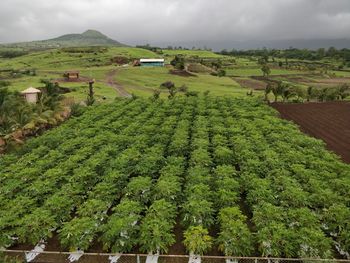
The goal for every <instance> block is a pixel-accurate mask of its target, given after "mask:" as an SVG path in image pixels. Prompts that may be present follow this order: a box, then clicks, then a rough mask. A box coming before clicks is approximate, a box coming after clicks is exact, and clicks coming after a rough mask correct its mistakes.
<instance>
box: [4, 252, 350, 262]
mask: <svg viewBox="0 0 350 263" xmlns="http://www.w3.org/2000/svg"><path fill="white" fill-rule="evenodd" d="M0 252H2V257H0V262H1V263H22V262H33V263H53V262H54V263H69V262H71V261H70V260H69V257H70V255H71V253H70V252H53V251H43V252H40V253H38V254H37V255H36V256H35V258H34V259H32V260H30V261H29V260H28V256H29V255H30V253H32V251H26V250H0ZM74 262H76V263H156V262H158V263H297V262H300V263H350V260H345V259H314V258H266V257H224V256H201V257H200V259H199V260H198V258H197V259H196V258H193V257H190V256H188V255H159V256H156V257H153V260H152V257H149V256H148V255H146V254H122V255H118V254H111V253H83V254H82V255H81V257H80V258H79V259H78V260H77V261H74Z"/></svg>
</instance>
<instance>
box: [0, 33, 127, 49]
mask: <svg viewBox="0 0 350 263" xmlns="http://www.w3.org/2000/svg"><path fill="white" fill-rule="evenodd" d="M2 46H3V47H17V48H27V49H46V48H57V47H82V46H119V47H120V46H126V45H124V44H122V43H120V42H118V41H116V40H114V39H111V38H109V37H107V36H106V35H104V34H102V33H101V32H99V31H96V30H87V31H85V32H84V33H82V34H67V35H63V36H60V37H57V38H53V39H48V40H40V41H31V42H21V43H12V44H5V45H2Z"/></svg>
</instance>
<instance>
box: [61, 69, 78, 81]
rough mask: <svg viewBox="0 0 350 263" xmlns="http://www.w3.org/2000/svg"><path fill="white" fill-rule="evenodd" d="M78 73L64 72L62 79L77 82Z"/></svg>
mask: <svg viewBox="0 0 350 263" xmlns="http://www.w3.org/2000/svg"><path fill="white" fill-rule="evenodd" d="M79 73H80V72H79V71H66V72H65V73H64V77H65V78H66V79H67V80H78V79H79Z"/></svg>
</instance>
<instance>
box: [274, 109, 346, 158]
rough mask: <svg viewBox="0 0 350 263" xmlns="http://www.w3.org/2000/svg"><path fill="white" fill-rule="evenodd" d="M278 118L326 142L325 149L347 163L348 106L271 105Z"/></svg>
mask: <svg viewBox="0 0 350 263" xmlns="http://www.w3.org/2000/svg"><path fill="white" fill-rule="evenodd" d="M271 106H272V107H273V108H275V109H277V110H278V111H279V113H280V115H281V117H282V118H284V119H287V120H291V121H293V122H295V123H296V124H298V125H299V126H300V129H301V130H302V131H303V132H305V133H307V134H309V135H311V136H313V137H315V138H318V139H322V140H323V141H325V142H326V144H327V148H328V149H329V150H331V151H333V152H335V153H336V154H338V155H339V156H340V157H341V158H342V159H343V161H344V162H346V163H350V118H349V116H350V103H348V102H322V103H316V102H315V103H304V104H284V103H273V104H271Z"/></svg>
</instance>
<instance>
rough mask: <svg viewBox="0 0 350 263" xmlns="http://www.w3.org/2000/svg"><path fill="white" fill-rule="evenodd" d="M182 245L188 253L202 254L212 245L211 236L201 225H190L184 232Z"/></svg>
mask: <svg viewBox="0 0 350 263" xmlns="http://www.w3.org/2000/svg"><path fill="white" fill-rule="evenodd" d="M183 242H184V245H185V247H186V249H187V251H189V252H190V254H195V255H203V254H204V253H205V252H206V251H208V250H209V249H210V248H211V246H212V238H211V237H210V236H209V232H208V230H207V229H205V228H203V227H202V226H191V227H189V228H188V229H187V230H186V231H185V232H184V241H183Z"/></svg>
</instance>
